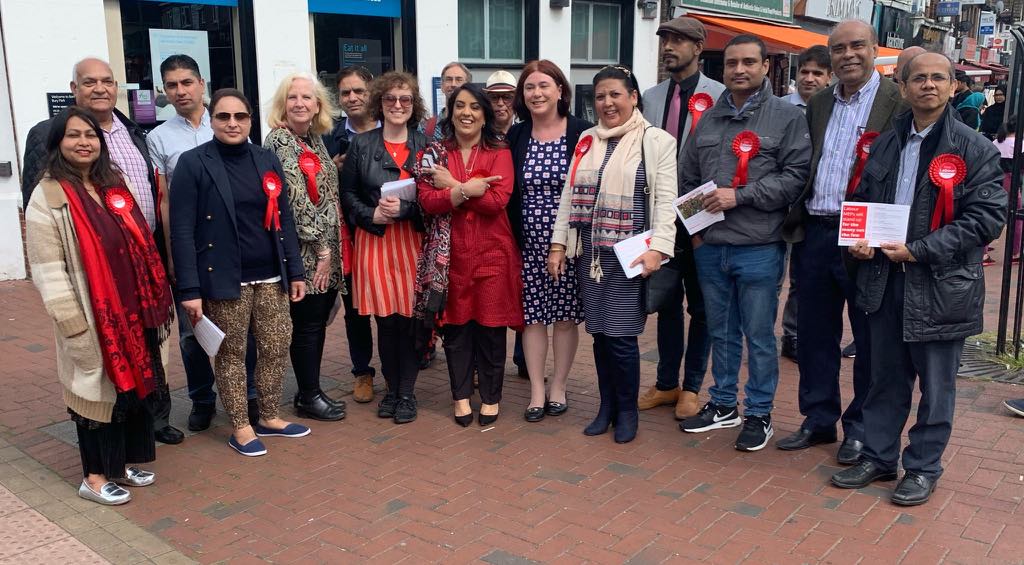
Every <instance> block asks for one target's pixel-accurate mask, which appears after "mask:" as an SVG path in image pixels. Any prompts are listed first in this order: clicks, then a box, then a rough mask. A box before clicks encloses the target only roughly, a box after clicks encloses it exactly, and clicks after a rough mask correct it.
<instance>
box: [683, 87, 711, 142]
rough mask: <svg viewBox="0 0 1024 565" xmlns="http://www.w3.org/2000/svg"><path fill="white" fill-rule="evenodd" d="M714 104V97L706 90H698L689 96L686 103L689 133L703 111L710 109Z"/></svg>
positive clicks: (695, 125)
mask: <svg viewBox="0 0 1024 565" xmlns="http://www.w3.org/2000/svg"><path fill="white" fill-rule="evenodd" d="M714 105H715V99H714V98H712V97H711V95H710V94H708V93H707V92H698V93H697V94H694V95H693V96H691V97H690V103H689V104H687V107H688V109H689V110H690V133H693V130H694V129H695V128H696V127H697V122H699V121H700V117H701V116H702V115H703V114H704V112H706V111H708V110H710V109H711V107H712V106H714Z"/></svg>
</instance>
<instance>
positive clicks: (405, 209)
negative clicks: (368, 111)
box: [338, 127, 428, 236]
mask: <svg viewBox="0 0 1024 565" xmlns="http://www.w3.org/2000/svg"><path fill="white" fill-rule="evenodd" d="M349 139H350V143H351V144H350V145H349V147H348V152H347V153H346V154H345V155H346V157H345V166H344V167H342V168H341V178H340V179H339V180H338V183H339V185H340V186H339V192H338V194H339V199H340V200H341V211H342V213H344V214H345V223H347V224H348V225H349V226H358V227H360V228H363V229H364V230H366V231H368V232H370V233H372V234H374V235H378V236H383V235H384V230H385V229H387V226H386V225H383V224H375V223H373V210H374V209H375V208H376V207H377V203H378V202H379V201H380V187H381V185H383V184H384V183H386V182H390V181H395V180H398V177H399V176H400V175H401V171H400V170H399V168H398V164H397V163H395V160H394V159H392V158H391V155H390V154H389V153H388V152H387V149H385V147H384V129H383V128H377V129H374V130H370V131H367V132H363V133H360V134H357V135H353V136H352V137H351V138H349ZM427 143H428V142H427V136H425V135H423V134H422V133H419V132H418V131H416V129H415V127H411V128H409V138H408V140H407V141H406V147H408V148H409V157H408V158H407V159H406V160H405V163H402V169H404V170H405V171H407V172H408V173H409V175H410V176H412V168H413V165H415V164H416V156H417V154H418V153H419V152H420V151H423V149H424V148H426V146H427ZM398 219H399V220H414V222H413V223H414V224H415V226H416V229H417V230H419V231H423V218H422V216H421V215H420V207H419V204H417V203H416V202H409V201H406V200H403V201H402V208H401V211H400V212H399V214H398Z"/></svg>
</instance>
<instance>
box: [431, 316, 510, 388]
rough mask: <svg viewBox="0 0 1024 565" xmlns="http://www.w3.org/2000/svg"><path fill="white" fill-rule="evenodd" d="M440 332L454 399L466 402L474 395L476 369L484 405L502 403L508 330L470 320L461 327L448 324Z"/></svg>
mask: <svg viewBox="0 0 1024 565" xmlns="http://www.w3.org/2000/svg"><path fill="white" fill-rule="evenodd" d="M441 332H442V338H443V341H444V354H445V357H447V360H448V378H449V379H450V380H451V383H452V399H453V400H464V399H466V398H470V397H472V396H473V371H474V370H475V371H476V374H477V377H479V381H480V400H481V401H482V402H483V403H484V404H497V403H498V402H500V401H501V386H502V381H503V380H504V378H505V350H506V345H505V336H506V335H507V332H508V328H506V327H504V326H502V327H499V328H489V327H487V326H481V325H480V324H478V323H476V322H473V321H470V322H469V323H466V324H462V325H458V326H455V325H446V326H444V327H443V328H442V329H441Z"/></svg>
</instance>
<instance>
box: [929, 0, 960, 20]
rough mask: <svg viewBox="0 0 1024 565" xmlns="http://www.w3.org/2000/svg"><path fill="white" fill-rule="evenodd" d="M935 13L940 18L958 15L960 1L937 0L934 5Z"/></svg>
mask: <svg viewBox="0 0 1024 565" xmlns="http://www.w3.org/2000/svg"><path fill="white" fill-rule="evenodd" d="M935 15H936V16H937V17H940V18H955V17H956V16H959V15H960V2H939V3H938V4H937V5H936V6H935Z"/></svg>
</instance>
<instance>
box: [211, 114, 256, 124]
mask: <svg viewBox="0 0 1024 565" xmlns="http://www.w3.org/2000/svg"><path fill="white" fill-rule="evenodd" d="M251 117H252V116H250V115H249V112H235V113H234V114H232V113H231V112H217V113H216V114H214V115H213V119H215V120H217V121H218V122H230V121H231V118H234V119H235V121H236V122H238V123H243V122H248V121H249V118H251Z"/></svg>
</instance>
